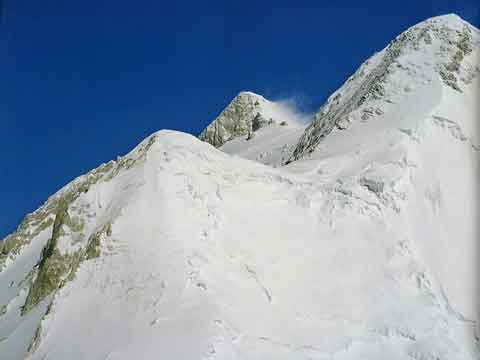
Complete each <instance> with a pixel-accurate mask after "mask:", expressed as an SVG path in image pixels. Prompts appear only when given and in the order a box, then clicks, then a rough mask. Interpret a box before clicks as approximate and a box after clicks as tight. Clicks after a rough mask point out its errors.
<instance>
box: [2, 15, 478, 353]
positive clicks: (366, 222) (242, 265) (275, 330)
mask: <svg viewBox="0 0 480 360" xmlns="http://www.w3.org/2000/svg"><path fill="white" fill-rule="evenodd" d="M479 49H480V31H479V30H478V29H476V28H475V27H473V26H472V25H470V24H468V23H466V22H465V21H463V20H462V19H460V18H459V17H458V16H456V15H446V16H440V17H436V18H432V19H428V20H426V21H424V22H422V23H420V24H417V25H415V26H413V27H412V28H410V29H408V30H407V31H405V32H404V33H403V34H401V35H399V36H398V37H397V38H396V39H394V40H393V41H392V42H391V43H390V44H389V45H388V46H387V47H386V48H385V49H383V50H381V51H380V52H378V53H377V54H375V55H374V56H372V57H371V58H370V59H368V60H367V61H366V62H365V63H364V64H362V65H361V66H360V68H359V69H358V71H357V72H356V73H355V74H353V75H352V76H351V77H350V78H349V79H348V80H347V81H346V82H345V84H344V85H343V86H342V87H341V88H339V89H338V90H337V91H336V92H335V93H333V94H332V95H331V96H330V98H329V99H328V100H327V101H326V103H325V104H324V105H323V106H322V107H321V108H320V109H319V111H318V112H317V113H316V114H314V116H312V118H311V119H309V121H308V122H307V121H306V120H305V118H304V117H301V116H300V115H299V114H297V113H296V112H295V111H293V110H292V109H291V108H290V107H288V106H286V105H285V104H284V103H282V102H274V101H269V100H267V99H265V98H264V97H262V96H260V95H256V94H253V93H250V92H242V93H240V94H239V95H238V96H237V97H236V98H235V99H234V100H233V101H232V102H231V103H230V104H229V105H228V106H227V108H226V109H225V110H223V112H221V113H220V115H219V116H218V117H217V118H216V119H215V120H214V121H213V122H212V123H211V124H210V125H209V126H208V127H207V128H206V129H205V130H204V131H203V132H202V133H201V135H200V136H199V138H200V139H198V138H196V137H194V136H192V135H188V134H184V133H180V132H175V131H166V130H164V131H159V132H157V133H155V134H153V135H151V136H149V137H148V138H147V139H145V140H144V141H143V142H142V143H140V144H139V145H138V146H137V147H136V148H135V149H133V150H132V151H131V152H130V153H129V154H127V155H125V156H123V157H120V158H118V159H117V160H116V161H110V162H108V163H106V164H103V165H101V166H100V167H98V168H97V169H94V170H92V171H90V172H89V173H87V174H85V175H82V176H80V177H79V178H77V179H75V180H74V181H72V182H71V183H69V184H67V185H66V186H65V187H64V188H62V189H61V190H59V191H58V192H57V193H56V194H54V195H52V196H51V197H50V198H49V199H48V200H47V201H46V202H45V204H44V205H43V206H42V207H40V208H39V209H38V210H36V211H35V212H33V213H31V214H28V215H27V216H26V217H25V219H24V220H23V221H22V223H21V224H20V226H19V227H18V229H17V230H16V231H15V232H14V233H13V234H11V235H9V236H7V238H5V239H4V241H3V242H1V243H0V244H1V251H0V289H1V291H0V358H1V359H2V360H19V359H30V360H37V359H38V360H40V359H51V360H57V359H72V360H80V359H89V360H94V359H99V360H100V359H102V360H104V359H108V360H127V359H128V360H130V359H157V358H159V356H160V357H161V358H164V359H172V360H173V359H192V360H194V359H195V360H198V359H205V360H207V359H208V360H214V359H219V360H226V359H232V360H236V359H249V360H250V359H252V360H253V359H258V360H265V359H285V360H287V359H288V360H293V359H318V360H320V359H325V360H326V359H335V360H347V359H351V360H358V359H369V360H385V359H391V360H397V359H398V360H403V359H412V360H415V359H416V360H426V359H432V360H433V359H437V360H475V359H479V358H480V351H479V340H478V335H480V331H479V330H480V329H479V327H478V320H479V319H478V313H477V305H478V304H477V294H478V288H477V287H478V285H477V282H478V278H477V277H476V276H477V273H478V271H477V267H476V264H478V263H479V261H480V259H478V258H477V253H478V251H477V245H476V241H477V238H478V233H477V229H476V222H477V214H478V213H477V210H478V209H477V204H476V203H475V199H476V198H477V185H478V183H479V181H478V180H479V179H478V164H479V161H480V139H479V136H478V133H479V132H478V128H477V127H478V120H479V119H478V98H479V95H480V94H479V92H478V91H479V88H480V82H479V81H480V80H479V79H480V76H479V75H480V67H479V66H478V64H479Z"/></svg>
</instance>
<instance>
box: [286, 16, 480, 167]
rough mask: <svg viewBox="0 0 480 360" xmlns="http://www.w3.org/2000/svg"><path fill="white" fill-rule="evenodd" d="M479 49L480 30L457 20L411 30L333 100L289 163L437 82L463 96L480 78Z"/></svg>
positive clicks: (431, 21) (433, 21) (451, 18)
mask: <svg viewBox="0 0 480 360" xmlns="http://www.w3.org/2000/svg"><path fill="white" fill-rule="evenodd" d="M479 43H480V35H479V30H478V29H476V28H475V27H473V26H472V25H470V24H468V23H466V22H465V21H463V20H462V19H461V18H459V17H458V16H456V15H445V16H439V17H435V18H432V19H428V20H426V21H424V22H422V23H420V24H418V25H415V26H413V27H412V28H410V29H408V30H407V31H405V32H404V33H402V34H401V35H400V36H398V37H397V38H396V39H395V40H394V41H392V42H391V43H390V44H389V45H388V46H387V47H386V48H385V49H383V50H382V51H380V52H379V53H378V54H375V55H374V56H372V57H371V58H370V59H369V60H367V61H366V62H365V63H364V64H363V65H362V66H361V67H360V68H359V70H358V71H357V72H356V73H355V74H354V75H353V76H351V77H350V78H349V79H348V80H347V81H346V83H345V84H344V85H343V86H342V87H341V88H340V89H339V90H337V91H336V92H335V93H333V94H332V95H331V96H330V97H329V99H328V100H327V102H326V103H325V104H324V105H323V106H322V107H321V108H320V110H319V111H318V113H317V114H316V115H315V119H314V121H313V122H312V123H311V124H310V126H309V127H308V128H307V129H306V131H305V133H304V134H303V135H302V137H301V138H300V140H299V142H298V144H297V145H296V147H295V150H294V152H293V155H292V157H291V159H290V161H294V160H298V159H301V158H303V157H305V156H306V155H308V154H309V153H311V152H313V151H314V150H315V149H316V148H317V146H318V145H319V144H320V142H321V141H322V139H324V138H325V137H326V136H327V135H328V134H329V133H330V132H332V131H333V130H335V129H340V130H342V129H345V128H348V127H349V126H350V124H351V123H353V122H357V121H368V119H369V118H372V117H375V116H380V115H382V114H384V113H389V112H391V111H392V108H394V106H393V104H395V103H401V102H403V99H404V97H405V95H408V94H409V93H412V92H415V91H417V89H419V88H421V87H423V86H426V85H428V84H429V83H430V82H432V81H435V80H437V79H441V81H442V84H443V85H444V86H446V87H449V88H451V89H454V90H455V91H457V92H459V93H461V92H462V91H463V89H464V88H465V87H466V86H468V84H470V83H471V82H472V79H473V78H474V77H476V76H478V73H479V72H480V67H479V65H478V64H479V63H478V51H479ZM407 98H408V97H407ZM405 106H408V104H407V103H405Z"/></svg>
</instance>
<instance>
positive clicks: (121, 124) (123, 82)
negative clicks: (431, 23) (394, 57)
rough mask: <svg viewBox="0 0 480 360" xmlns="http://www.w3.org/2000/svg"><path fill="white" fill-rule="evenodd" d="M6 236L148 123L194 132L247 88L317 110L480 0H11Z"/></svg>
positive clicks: (4, 143) (122, 149) (4, 126)
mask: <svg viewBox="0 0 480 360" xmlns="http://www.w3.org/2000/svg"><path fill="white" fill-rule="evenodd" d="M2 3H3V11H2V14H1V16H2V19H1V25H0V29H1V32H0V44H1V46H0V65H1V67H0V68H1V69H2V72H1V78H2V80H1V83H0V98H1V99H2V101H1V102H0V134H1V141H0V154H1V159H0V160H1V168H0V188H1V192H0V194H1V202H0V204H1V210H0V214H1V216H0V238H2V237H3V236H5V235H6V234H7V233H9V232H11V231H13V230H14V228H15V227H16V226H17V225H18V223H19V222H20V221H21V219H22V218H23V216H24V215H25V214H26V213H27V212H31V211H33V210H35V209H36V208H37V207H38V206H40V205H41V204H42V203H43V202H44V201H45V200H46V198H47V197H48V196H49V195H51V194H53V193H54V192H55V191H56V190H58V189H59V188H60V187H61V186H63V185H64V184H65V183H67V182H68V181H70V180H71V179H73V178H75V177H76V176H78V175H81V174H82V173H85V172H87V171H88V170H90V169H92V168H94V167H96V166H98V165H99V164H100V163H102V162H106V161H108V160H110V159H113V158H115V157H116V156H117V155H122V154H124V153H126V152H128V151H129V150H130V149H131V148H132V147H134V146H135V145H136V144H137V143H138V142H140V141H141V140H142V139H143V138H145V137H146V136H147V135H149V134H150V133H152V132H154V131H156V130H159V129H163V128H169V129H177V130H181V131H186V132H190V133H194V134H197V133H199V132H200V131H201V129H202V128H203V127H205V126H206V125H207V124H208V123H209V122H210V121H211V120H212V119H213V118H214V117H215V116H216V115H217V114H218V113H219V111H221V110H222V108H223V107H224V106H225V105H226V104H228V102H229V101H230V100H231V99H232V98H233V97H234V96H235V95H236V94H237V93H238V92H239V91H241V90H251V91H254V92H257V93H260V94H263V95H264V96H266V97H267V98H273V99H278V98H287V97H294V98H296V99H297V101H299V103H300V105H301V107H302V108H303V109H304V110H306V111H312V110H314V109H315V108H317V107H318V106H320V105H321V103H322V101H323V100H324V99H325V98H326V97H327V96H328V95H329V94H330V93H331V92H332V91H334V90H335V89H336V88H337V87H339V86H340V85H341V84H342V83H343V81H344V80H345V79H346V78H347V77H348V76H349V75H350V74H351V73H353V72H354V71H355V70H356V68H357V67H358V66H359V65H360V64H361V63H362V62H363V61H364V60H365V59H366V58H367V57H369V56H370V55H372V54H373V52H374V51H378V50H380V49H381V48H383V47H384V46H385V45H386V44H387V43H388V42H389V41H390V40H391V39H392V38H393V37H395V36H396V35H398V34H399V33H400V32H401V31H403V30H405V29H406V28H407V27H409V26H411V25H413V24H415V23H417V22H419V21H421V20H423V19H425V18H427V17H431V16H435V15H440V14H445V13H450V12H455V13H457V14H458V15H460V16H462V17H463V18H464V19H466V20H468V21H470V22H471V23H473V24H475V25H476V26H477V27H478V26H479V16H478V15H479V12H478V10H479V7H478V0H454V1H453V0H452V1H446V0H436V1H422V0H416V1H413V0H403V1H368V0H366V1H358V0H356V1H342V2H340V1H318V0H317V1H300V0H297V1H288V2H287V1H266V0H264V1H218V2H216V1H190V2H188V1H175V0H171V1H161V0H160V1H158V0H157V1H153V0H152V1H147V0H137V1H131V0H130V1H124V0H83V1H64V0H56V1H55V0H42V1H33V0H30V1H28V0H3V2H2Z"/></svg>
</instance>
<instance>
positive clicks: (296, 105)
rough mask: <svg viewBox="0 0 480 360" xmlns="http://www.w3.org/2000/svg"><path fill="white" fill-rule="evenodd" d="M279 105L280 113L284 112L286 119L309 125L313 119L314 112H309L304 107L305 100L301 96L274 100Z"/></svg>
mask: <svg viewBox="0 0 480 360" xmlns="http://www.w3.org/2000/svg"><path fill="white" fill-rule="evenodd" d="M274 102H275V104H276V105H277V107H278V113H279V114H283V115H284V117H285V120H287V121H288V119H290V120H291V121H294V122H295V123H297V124H299V125H308V124H309V123H310V122H311V121H312V119H313V115H314V112H307V111H305V110H304V109H303V108H304V106H302V104H303V103H304V101H303V100H302V97H300V96H290V97H283V98H280V99H275V100H274Z"/></svg>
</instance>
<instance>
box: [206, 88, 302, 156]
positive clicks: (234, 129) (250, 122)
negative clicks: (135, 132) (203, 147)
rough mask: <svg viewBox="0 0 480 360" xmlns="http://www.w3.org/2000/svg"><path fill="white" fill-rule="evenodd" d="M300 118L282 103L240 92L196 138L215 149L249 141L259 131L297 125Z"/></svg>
mask: <svg viewBox="0 0 480 360" xmlns="http://www.w3.org/2000/svg"><path fill="white" fill-rule="evenodd" d="M301 121H302V119H301V116H300V115H298V114H296V113H295V112H294V111H292V109H290V108H289V107H288V106H286V105H285V104H284V103H281V102H273V101H269V100H267V99H265V98H264V97H263V96H260V95H257V94H254V93H251V92H246V91H245V92H241V93H240V94H239V95H238V96H237V97H235V99H233V100H232V102H231V103H230V104H229V105H228V106H227V107H226V108H225V109H224V110H223V111H222V113H221V114H220V115H219V116H218V117H217V118H216V119H215V120H214V121H213V122H212V123H211V124H210V125H209V126H208V127H207V128H206V129H205V130H203V131H202V133H201V134H200V136H199V138H200V139H201V140H203V141H206V142H208V143H210V144H211V145H213V146H215V147H219V146H222V145H223V144H225V143H226V142H228V141H230V140H232V139H234V138H237V137H248V138H250V137H252V136H253V134H254V132H256V131H257V130H258V129H260V128H262V127H264V126H267V125H275V124H281V123H282V124H284V125H285V124H288V123H290V124H291V125H295V126H296V125H299V123H300V122H301Z"/></svg>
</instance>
